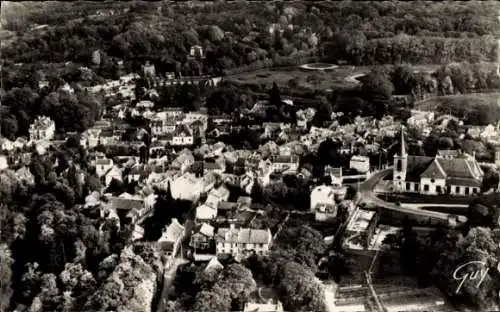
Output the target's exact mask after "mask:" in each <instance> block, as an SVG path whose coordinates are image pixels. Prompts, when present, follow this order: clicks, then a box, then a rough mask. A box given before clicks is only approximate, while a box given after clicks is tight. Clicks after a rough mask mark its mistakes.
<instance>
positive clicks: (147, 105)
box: [135, 100, 155, 109]
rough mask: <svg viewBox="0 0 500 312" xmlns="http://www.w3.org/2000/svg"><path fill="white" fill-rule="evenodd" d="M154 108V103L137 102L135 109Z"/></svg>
mask: <svg viewBox="0 0 500 312" xmlns="http://www.w3.org/2000/svg"><path fill="white" fill-rule="evenodd" d="M154 106H155V103H153V102H151V101H147V100H146V101H139V102H138V103H137V104H136V105H135V107H137V108H142V109H151V108H153V107H154Z"/></svg>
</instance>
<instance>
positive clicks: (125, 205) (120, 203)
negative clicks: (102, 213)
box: [109, 197, 144, 210]
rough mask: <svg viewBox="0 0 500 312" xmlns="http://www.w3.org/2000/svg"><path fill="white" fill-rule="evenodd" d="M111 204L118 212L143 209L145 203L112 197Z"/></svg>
mask: <svg viewBox="0 0 500 312" xmlns="http://www.w3.org/2000/svg"><path fill="white" fill-rule="evenodd" d="M109 203H110V205H111V207H112V208H114V209H116V210H119V209H121V210H131V209H142V206H143V204H144V203H143V201H142V200H138V199H126V198H118V197H112V198H110V199H109Z"/></svg>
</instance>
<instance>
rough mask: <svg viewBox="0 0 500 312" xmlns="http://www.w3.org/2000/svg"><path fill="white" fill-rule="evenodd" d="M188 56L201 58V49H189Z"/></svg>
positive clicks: (199, 47)
mask: <svg viewBox="0 0 500 312" xmlns="http://www.w3.org/2000/svg"><path fill="white" fill-rule="evenodd" d="M189 56H191V57H195V58H203V57H204V54H203V48H202V47H201V46H199V45H194V46H192V47H191V49H189Z"/></svg>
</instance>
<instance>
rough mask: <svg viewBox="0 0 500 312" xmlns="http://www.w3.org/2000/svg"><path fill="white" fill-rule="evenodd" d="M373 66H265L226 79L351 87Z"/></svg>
mask: <svg viewBox="0 0 500 312" xmlns="http://www.w3.org/2000/svg"><path fill="white" fill-rule="evenodd" d="M439 66H440V65H432V64H430V65H415V66H413V68H415V70H416V71H422V72H429V71H434V70H436V69H437V68H438V67H439ZM372 68H374V66H359V67H355V66H339V67H338V68H335V69H333V70H329V71H325V72H322V71H313V70H303V69H300V68H299V67H298V66H297V67H289V68H266V69H260V70H256V71H252V72H247V73H240V74H235V75H232V76H228V77H227V78H226V79H227V80H228V81H231V82H233V83H236V84H258V85H266V86H270V85H272V84H273V82H276V83H277V84H278V86H280V87H291V86H294V85H293V84H292V83H291V81H293V80H295V82H296V86H294V88H306V89H312V90H327V89H341V90H344V89H352V88H354V87H356V86H357V85H358V83H356V82H355V81H352V79H348V78H349V77H355V76H358V75H363V74H366V73H368V72H370V71H371V70H372Z"/></svg>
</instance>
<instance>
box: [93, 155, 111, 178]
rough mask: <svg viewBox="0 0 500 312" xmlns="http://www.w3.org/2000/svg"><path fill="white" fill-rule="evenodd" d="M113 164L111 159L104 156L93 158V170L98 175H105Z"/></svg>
mask: <svg viewBox="0 0 500 312" xmlns="http://www.w3.org/2000/svg"><path fill="white" fill-rule="evenodd" d="M113 166H114V163H113V160H112V159H108V158H106V157H105V156H97V157H96V160H95V172H96V174H97V176H98V177H102V176H103V175H105V174H106V173H107V172H108V171H109V169H111V168H112V167H113Z"/></svg>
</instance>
